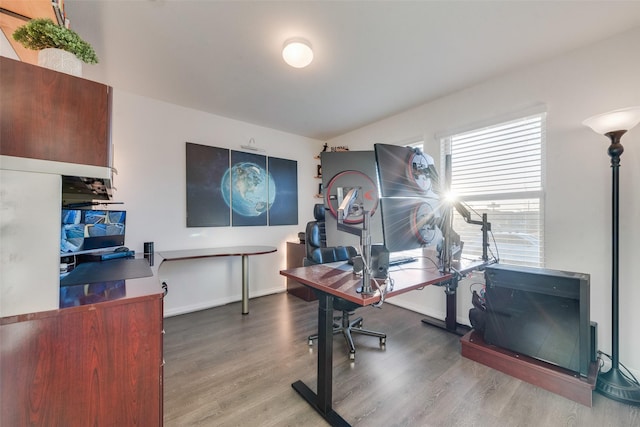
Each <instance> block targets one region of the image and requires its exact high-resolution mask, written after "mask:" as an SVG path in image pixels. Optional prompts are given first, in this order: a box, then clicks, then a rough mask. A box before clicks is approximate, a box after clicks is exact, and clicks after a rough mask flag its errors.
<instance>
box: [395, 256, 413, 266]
mask: <svg viewBox="0 0 640 427" xmlns="http://www.w3.org/2000/svg"><path fill="white" fill-rule="evenodd" d="M416 260H417V258H415V257H412V256H403V257H398V258H391V259H389V267H396V266H398V265H403V264H409V263H412V262H415V261H416Z"/></svg>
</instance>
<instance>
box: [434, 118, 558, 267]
mask: <svg viewBox="0 0 640 427" xmlns="http://www.w3.org/2000/svg"><path fill="white" fill-rule="evenodd" d="M545 116H546V114H544V113H542V114H536V115H532V116H528V117H523V118H519V119H516V120H511V121H508V122H503V123H500V124H496V125H493V126H488V127H485V128H481V129H474V130H470V131H466V132H463V133H458V134H455V135H451V136H449V137H446V138H442V140H441V144H442V149H443V150H442V152H443V153H444V154H447V153H448V154H450V155H451V182H450V188H451V191H452V192H453V193H454V194H455V195H456V196H457V197H458V199H460V200H462V201H463V202H464V203H465V204H466V205H467V206H468V207H469V208H470V210H471V211H472V213H473V215H474V216H476V217H477V218H476V219H480V218H481V216H482V214H483V213H486V214H487V219H488V221H489V222H490V223H491V229H492V232H493V236H491V235H490V236H489V239H490V244H491V245H490V252H491V253H492V254H493V255H494V256H495V257H497V258H499V259H500V262H503V263H509V264H518V265H526V266H543V265H544V251H543V248H544V226H543V224H544V215H543V212H544V209H543V194H544V193H543V190H544V189H543V169H542V166H543V165H542V150H543V142H544V138H545ZM443 164H444V162H443ZM453 227H454V230H455V231H456V232H457V233H458V234H459V235H460V237H461V240H462V241H463V242H464V246H463V257H465V258H466V257H469V258H477V257H479V256H480V255H481V254H482V233H481V230H480V227H479V226H478V225H471V224H467V223H466V222H464V219H463V218H462V217H461V216H460V215H458V214H457V213H455V214H454V223H453Z"/></svg>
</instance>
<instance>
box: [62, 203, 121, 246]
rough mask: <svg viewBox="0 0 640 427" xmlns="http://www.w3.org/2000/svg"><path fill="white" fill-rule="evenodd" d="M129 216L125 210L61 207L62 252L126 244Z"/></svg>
mask: <svg viewBox="0 0 640 427" xmlns="http://www.w3.org/2000/svg"><path fill="white" fill-rule="evenodd" d="M126 217H127V213H126V211H107V210H84V209H62V215H61V224H60V255H61V256H66V255H78V254H83V253H90V252H99V251H100V250H103V249H108V248H116V247H119V246H123V245H124V238H125V225H126Z"/></svg>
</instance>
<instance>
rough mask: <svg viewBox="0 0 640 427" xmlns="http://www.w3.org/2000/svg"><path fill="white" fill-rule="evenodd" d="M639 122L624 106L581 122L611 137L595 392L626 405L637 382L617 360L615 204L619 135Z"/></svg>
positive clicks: (634, 399)
mask: <svg viewBox="0 0 640 427" xmlns="http://www.w3.org/2000/svg"><path fill="white" fill-rule="evenodd" d="M639 122H640V107H632V108H626V109H622V110H616V111H612V112H610V113H605V114H600V115H598V116H594V117H591V118H589V119H587V120H585V121H584V122H583V123H584V124H585V125H586V126H589V127H590V128H591V129H593V130H594V131H595V132H597V133H600V134H603V135H605V136H606V137H608V138H609V139H610V140H611V145H610V146H609V149H608V150H607V153H608V154H609V157H611V369H609V370H608V371H607V372H604V373H599V375H598V379H597V381H596V390H597V391H598V393H600V394H602V395H604V396H606V397H608V398H610V399H613V400H617V401H619V402H622V403H626V404H628V405H635V406H640V384H638V381H637V380H636V379H635V378H633V376H631V375H626V374H625V373H623V372H622V371H621V370H620V359H619V357H620V356H619V343H620V335H619V321H620V316H619V312H620V301H619V298H620V293H619V283H618V281H619V276H618V265H619V258H620V257H619V235H620V229H619V205H620V176H619V175H620V156H621V155H622V153H623V152H624V147H623V146H622V144H621V143H620V139H621V138H622V135H624V134H625V133H626V132H627V131H628V130H629V129H631V128H633V127H634V126H636V125H637V124H638V123H639Z"/></svg>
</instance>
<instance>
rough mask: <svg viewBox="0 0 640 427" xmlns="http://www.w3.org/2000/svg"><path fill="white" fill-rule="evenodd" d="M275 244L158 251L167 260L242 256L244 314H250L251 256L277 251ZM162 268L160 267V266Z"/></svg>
mask: <svg viewBox="0 0 640 427" xmlns="http://www.w3.org/2000/svg"><path fill="white" fill-rule="evenodd" d="M277 250H278V249H277V248H276V247H274V246H229V247H224V248H203V249H185V250H181V251H163V252H158V255H160V256H161V257H162V258H163V260H162V262H160V265H162V263H163V262H165V261H180V260H185V259H197V258H211V257H225V256H241V257H242V314H249V256H250V255H262V254H269V253H272V252H275V251H277ZM158 268H160V267H158Z"/></svg>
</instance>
